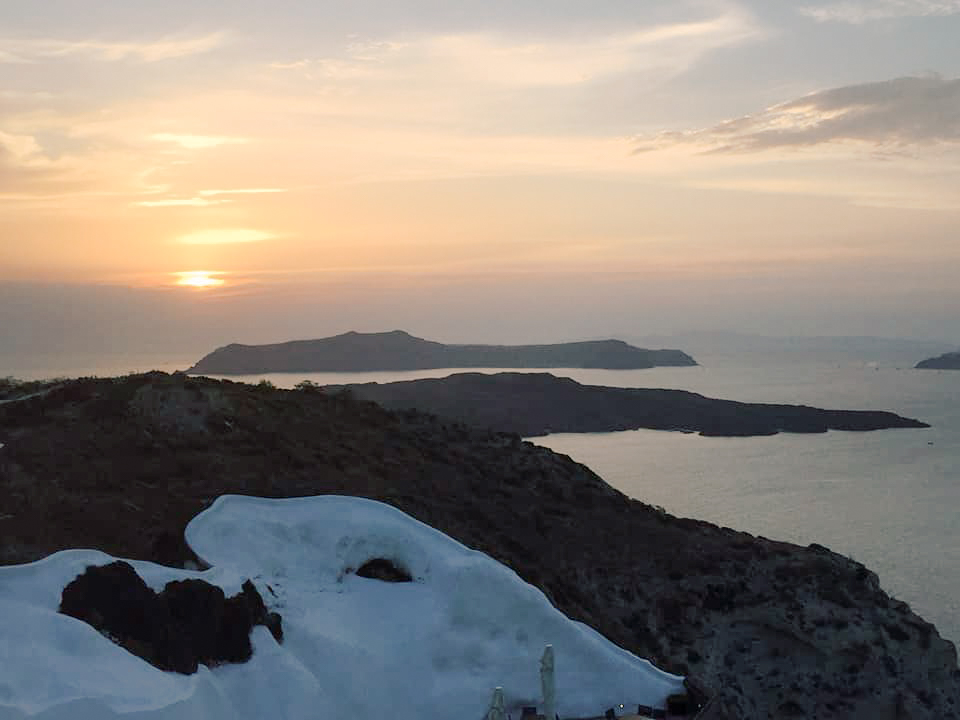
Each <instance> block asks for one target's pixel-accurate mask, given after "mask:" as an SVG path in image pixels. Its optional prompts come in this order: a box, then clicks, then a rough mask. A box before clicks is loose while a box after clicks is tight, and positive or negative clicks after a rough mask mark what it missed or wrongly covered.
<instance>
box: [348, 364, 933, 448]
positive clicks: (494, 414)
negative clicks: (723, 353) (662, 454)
mask: <svg viewBox="0 0 960 720" xmlns="http://www.w3.org/2000/svg"><path fill="white" fill-rule="evenodd" d="M334 387H348V388H350V390H351V391H352V392H355V393H356V394H357V395H358V396H360V397H361V398H363V399H365V400H372V401H374V402H376V403H378V404H380V405H382V406H383V407H386V408H390V409H393V410H402V409H405V408H417V409H418V410H422V411H425V412H431V413H435V414H437V415H441V416H443V417H447V418H451V419H453V420H458V421H460V422H464V423H467V424H468V425H473V426H475V427H484V428H495V429H497V430H505V431H509V432H515V433H518V434H519V435H523V436H526V437H534V436H538V435H548V434H550V433H562V432H612V431H616V430H636V429H638V428H648V429H651V430H683V431H688V432H699V433H700V434H701V435H713V436H730V437H732V436H739V437H744V436H751V435H776V434H777V433H779V432H795V433H822V432H827V431H828V430H884V429H888V428H925V427H929V425H927V424H926V423H923V422H920V421H918V420H912V419H910V418H904V417H900V416H899V415H895V414H894V413H890V412H881V411H870V410H866V411H865V410H859V411H856V410H821V409H818V408H813V407H807V406H804V405H768V404H761V403H743V402H734V401H732V400H715V399H713V398H708V397H704V396H703V395H698V394H697V393H692V392H687V391H685V390H660V389H642V388H617V387H604V386H599V385H581V384H580V383H577V382H575V381H573V380H571V379H569V378H562V377H556V376H554V375H551V374H549V373H497V374H495V375H485V374H482V373H458V374H456V375H450V376H449V377H446V378H441V379H433V378H431V379H425V380H410V381H403V382H392V383H363V384H355V385H346V386H334Z"/></svg>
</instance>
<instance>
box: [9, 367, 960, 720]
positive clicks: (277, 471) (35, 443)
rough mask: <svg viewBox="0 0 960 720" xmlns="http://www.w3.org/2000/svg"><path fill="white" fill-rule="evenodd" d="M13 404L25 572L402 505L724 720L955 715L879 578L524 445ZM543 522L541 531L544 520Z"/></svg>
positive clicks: (252, 402) (141, 405)
mask: <svg viewBox="0 0 960 720" xmlns="http://www.w3.org/2000/svg"><path fill="white" fill-rule="evenodd" d="M8 399H11V400H12V401H11V402H6V403H4V404H2V405H0V444H2V445H3V447H0V507H2V510H0V538H2V544H0V553H2V561H3V562H5V563H20V562H26V561H29V560H34V559H37V558H39V557H42V556H44V555H46V554H48V553H50V552H53V551H55V550H59V549H64V548H70V547H96V548H100V549H102V550H105V551H107V552H109V553H112V554H114V555H118V556H123V557H131V558H141V559H150V560H154V561H159V562H163V563H166V564H172V565H183V564H184V563H187V562H191V561H193V562H195V561H196V559H195V558H193V557H192V553H191V552H190V551H189V549H188V548H187V546H186V545H185V543H184V541H183V528H184V527H185V525H186V523H187V522H188V521H189V519H190V518H192V517H193V516H194V515H195V514H196V513H197V512H199V511H200V510H202V509H203V508H205V507H207V506H208V505H209V504H210V503H211V502H212V501H213V499H214V498H216V497H217V496H219V495H220V494H223V493H241V494H251V495H259V496H265V497H288V496H301V495H313V494H323V493H337V494H345V495H357V496H362V497H369V498H373V499H377V500H381V501H384V502H387V503H390V504H392V505H394V506H396V507H398V508H400V509H401V510H403V511H404V512H407V513H409V514H411V515H413V516H414V517H416V518H418V519H419V520H421V521H423V522H426V523H428V524H430V525H433V526H434V527H437V528H438V529H440V530H442V531H443V532H445V533H448V534H449V535H451V536H453V537H455V538H456V539H458V540H460V541H461V542H463V543H465V544H467V545H469V546H471V547H474V548H477V549H479V550H482V551H484V552H486V553H488V554H489V555H491V556H492V557H494V558H496V559H498V560H500V561H501V562H504V563H506V564H507V565H509V566H510V567H512V568H514V569H515V570H516V571H517V572H518V574H519V575H520V576H521V577H523V578H524V579H526V580H527V581H528V582H531V583H533V584H535V585H537V586H538V587H540V588H541V589H542V590H543V591H544V592H545V593H546V594H547V595H548V597H549V598H550V599H551V600H552V602H553V603H554V604H555V605H556V606H557V607H558V608H560V609H561V610H562V611H563V612H565V613H566V614H567V615H569V616H570V617H573V618H575V619H578V620H582V621H584V622H586V623H588V624H590V625H592V626H593V627H595V628H597V629H598V630H599V631H600V632H602V633H603V634H604V635H606V636H607V637H609V638H610V639H611V640H613V641H614V642H616V643H618V644H619V645H621V646H623V647H625V648H627V649H629V650H630V651H632V652H634V653H636V654H638V655H640V656H643V657H649V658H650V659H651V660H652V661H653V662H655V663H656V664H658V665H660V666H661V667H663V668H665V669H667V670H671V671H674V672H678V673H683V674H687V675H688V676H689V678H690V683H691V685H692V686H694V687H697V688H702V689H703V691H704V692H705V693H706V694H708V695H710V696H711V697H713V698H715V704H714V706H713V707H714V708H715V710H716V711H717V715H716V716H715V717H724V718H728V719H729V720H739V719H741V718H784V717H805V718H820V719H823V718H878V719H881V720H885V719H887V718H889V719H890V720H894V719H895V718H956V717H958V712H957V708H958V703H960V670H958V668H957V656H956V651H955V648H954V646H953V644H952V643H950V642H948V641H946V640H944V639H942V638H941V637H940V636H939V634H938V633H937V631H936V629H935V628H934V627H933V626H932V625H930V624H929V623H927V622H925V621H924V620H923V619H922V618H920V617H918V616H917V615H916V614H915V613H913V612H912V611H911V610H910V608H909V607H908V606H907V605H906V604H904V603H902V602H899V601H897V600H895V599H893V598H890V597H889V596H888V595H887V594H886V593H884V592H883V590H882V589H881V588H880V587H879V583H878V580H877V577H876V576H875V575H874V573H872V572H871V571H869V570H868V569H867V568H865V567H864V566H863V565H861V564H859V563H857V562H854V561H852V560H849V559H847V558H844V557H842V556H840V555H837V554H835V553H832V552H830V551H829V550H827V549H825V548H822V547H819V546H810V547H806V548H804V547H798V546H795V545H791V544H787V543H781V542H776V541H772V540H767V539H764V538H759V537H753V536H751V535H748V534H745V533H740V532H736V531H734V530H731V529H729V528H720V527H716V526H714V525H711V524H709V523H705V522H700V521H697V520H689V519H680V518H675V517H672V516H670V515H669V514H667V513H664V512H663V511H662V510H659V509H657V508H654V507H651V506H649V505H646V504H644V503H642V502H640V501H638V500H631V499H630V498H628V497H626V496H624V495H623V494H621V493H619V492H618V491H616V490H615V489H613V488H611V487H610V486H609V485H607V484H606V483H604V482H603V481H602V480H601V479H600V478H599V477H597V476H596V475H595V474H594V473H592V472H591V471H590V470H589V469H588V468H586V467H584V466H583V465H580V464H578V463H575V462H573V461H572V460H570V459H569V458H568V457H566V456H563V455H558V454H556V453H553V452H551V451H549V450H547V449H545V448H542V447H538V446H536V445H533V444H531V443H529V442H524V441H523V440H522V439H521V438H520V437H519V436H517V435H513V434H510V433H503V432H494V431H482V430H475V429H470V428H468V427H466V426H464V425H461V424H458V423H455V422H449V421H444V420H442V419H440V418H438V417H436V416H432V415H429V414H425V413H421V412H416V411H388V410H385V409H383V408H381V407H379V406H377V405H375V404H373V403H370V402H365V401H361V400H358V399H357V398H355V397H351V395H350V394H349V393H341V394H328V393H324V392H321V391H317V390H316V389H310V388H305V389H303V390H299V391H282V390H275V389H273V388H270V387H267V386H260V387H258V386H249V385H242V384H236V383H229V382H218V381H213V380H209V379H205V378H188V377H185V376H182V375H177V376H168V375H164V374H162V373H151V374H147V375H139V376H130V377H125V378H117V379H112V380H111V379H96V380H94V379H85V380H77V381H73V382H68V383H63V384H60V385H57V386H55V387H52V388H50V389H49V390H48V391H46V392H40V393H36V394H32V396H31V397H28V398H25V399H22V400H17V399H15V398H9V397H8ZM531 508H536V512H535V513H533V514H531V512H530V509H531Z"/></svg>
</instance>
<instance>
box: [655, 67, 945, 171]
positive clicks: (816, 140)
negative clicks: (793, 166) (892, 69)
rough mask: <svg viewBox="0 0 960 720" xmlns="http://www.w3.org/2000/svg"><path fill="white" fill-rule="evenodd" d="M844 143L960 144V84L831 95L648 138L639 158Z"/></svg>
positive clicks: (920, 81) (902, 85) (905, 83)
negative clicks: (684, 149) (664, 151)
mask: <svg viewBox="0 0 960 720" xmlns="http://www.w3.org/2000/svg"><path fill="white" fill-rule="evenodd" d="M836 142H859V143H868V144H871V145H873V146H876V147H887V148H895V147H904V146H915V145H930V144H935V143H957V142H960V79H953V80H945V79H943V78H942V77H940V76H939V75H930V76H925V77H902V78H896V79H893V80H886V81H883V82H874V83H864V84H861V85H849V86H845V87H840V88H834V89H831V90H823V91H820V92H815V93H812V94H810V95H806V96H804V97H802V98H799V99H797V100H791V101H790V102H785V103H781V104H779V105H774V106H773V107H770V108H767V109H765V110H763V111H761V112H759V113H756V114H753V115H745V116H743V117H739V118H735V119H733V120H728V121H726V122H723V123H720V124H719V125H714V126H712V127H709V128H704V129H700V130H692V131H685V132H666V133H661V134H660V135H658V136H656V137H655V138H642V139H641V140H640V143H639V146H638V150H639V151H646V150H654V149H658V148H662V147H667V146H671V145H695V146H699V147H701V148H702V149H704V150H707V151H714V152H755V151H761V150H769V149H773V148H788V147H806V146H813V145H821V144H825V143H836Z"/></svg>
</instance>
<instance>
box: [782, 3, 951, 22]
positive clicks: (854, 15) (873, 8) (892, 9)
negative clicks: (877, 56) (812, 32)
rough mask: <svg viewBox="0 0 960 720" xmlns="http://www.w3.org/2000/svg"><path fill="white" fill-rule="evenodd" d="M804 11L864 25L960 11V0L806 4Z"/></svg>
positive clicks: (822, 18) (827, 19)
mask: <svg viewBox="0 0 960 720" xmlns="http://www.w3.org/2000/svg"><path fill="white" fill-rule="evenodd" d="M800 12H801V13H802V14H803V15H806V16H807V17H811V18H813V19H814V20H817V21H819V22H844V23H850V24H853V25H862V24H863V23H867V22H870V21H872V20H888V19H891V18H901V17H926V16H944V15H955V14H957V13H960V0H867V1H861V2H855V1H854V2H835V3H830V4H827V5H806V6H804V7H801V8H800Z"/></svg>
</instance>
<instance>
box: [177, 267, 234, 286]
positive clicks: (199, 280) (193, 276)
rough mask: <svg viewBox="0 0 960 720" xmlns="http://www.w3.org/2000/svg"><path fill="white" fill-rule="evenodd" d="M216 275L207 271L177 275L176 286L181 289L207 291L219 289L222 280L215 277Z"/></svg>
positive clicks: (194, 271)
mask: <svg viewBox="0 0 960 720" xmlns="http://www.w3.org/2000/svg"><path fill="white" fill-rule="evenodd" d="M215 275H216V273H212V272H210V271H208V270H193V271H191V272H181V273H177V277H178V278H179V279H178V280H177V285H180V286H182V287H191V288H200V289H207V288H213V287H219V286H221V285H223V284H224V282H225V281H224V280H223V279H222V278H218V277H215Z"/></svg>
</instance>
